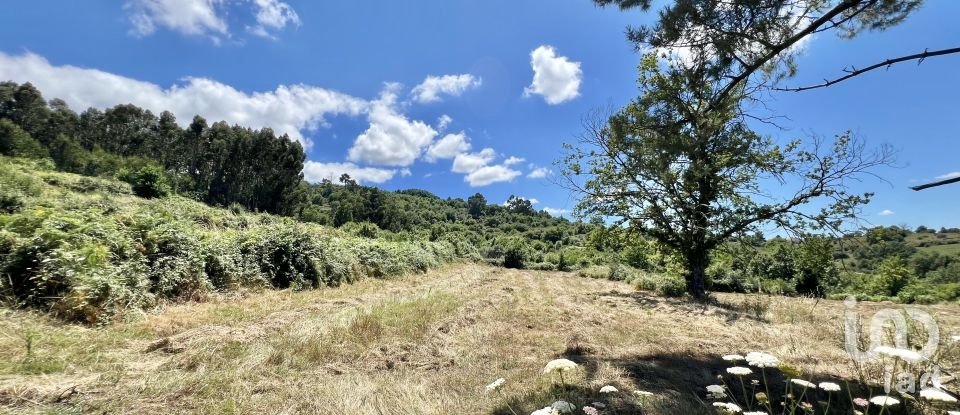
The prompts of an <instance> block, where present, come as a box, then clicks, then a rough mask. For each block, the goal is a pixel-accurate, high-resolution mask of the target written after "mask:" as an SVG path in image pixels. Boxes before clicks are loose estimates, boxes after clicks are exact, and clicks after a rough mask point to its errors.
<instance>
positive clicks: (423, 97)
mask: <svg viewBox="0 0 960 415" xmlns="http://www.w3.org/2000/svg"><path fill="white" fill-rule="evenodd" d="M481 83H482V80H481V79H480V78H479V77H475V76H473V75H471V74H460V75H443V76H433V75H430V76H427V78H426V79H424V80H423V82H421V83H420V85H417V86H415V87H414V88H413V90H412V91H410V95H412V96H413V99H414V100H415V101H417V102H419V103H421V104H426V103H430V102H437V101H441V100H442V97H441V95H443V94H446V95H450V96H454V97H457V96H460V95H462V94H463V93H464V92H466V91H467V90H468V89H471V88H476V87H478V86H480V84H481Z"/></svg>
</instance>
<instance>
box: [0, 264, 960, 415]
mask: <svg viewBox="0 0 960 415" xmlns="http://www.w3.org/2000/svg"><path fill="white" fill-rule="evenodd" d="M717 299H718V301H717V303H716V304H715V305H710V306H703V305H698V304H693V303H689V302H686V301H684V300H679V299H667V298H661V297H656V296H653V295H652V294H648V293H644V292H637V291H635V290H634V289H633V288H632V287H631V286H629V285H627V284H624V283H619V282H613V281H607V280H595V279H589V278H580V277H577V276H575V275H574V274H572V273H560V272H539V271H526V270H506V269H499V268H492V267H487V266H480V265H464V264H459V265H450V266H447V267H444V268H441V269H439V270H436V271H433V272H430V273H428V274H425V275H410V276H404V277H400V278H394V279H390V280H375V279H367V280H363V281H360V282H357V283H355V284H352V285H348V286H344V287H340V288H330V289H321V290H315V291H305V292H292V291H261V292H249V293H243V294H232V295H227V296H224V297H221V298H216V299H214V300H212V301H208V302H204V303H189V304H176V305H169V306H166V307H163V308H161V309H158V310H155V311H153V312H151V313H149V314H147V315H144V316H143V318H141V319H138V320H137V321H131V322H118V323H115V324H113V325H111V326H108V327H104V328H91V327H83V326H77V325H71V324H63V323H60V322H57V321H55V320H52V319H50V318H49V317H46V316H44V315H42V314H40V313H36V312H27V311H20V310H8V309H0V313H2V319H0V411H8V412H11V413H80V412H83V413H87V412H96V413H147V414H151V413H152V414H169V413H259V414H275V413H276V414H294V413H315V414H449V413H486V414H491V413H494V414H501V413H502V414H509V413H510V409H508V407H507V406H506V405H504V402H506V401H509V402H511V406H512V407H513V408H516V410H517V412H519V413H522V414H527V413H530V411H532V410H534V409H537V408H541V407H543V406H545V405H547V404H549V403H550V402H552V398H551V396H550V379H548V378H546V377H544V376H542V375H541V374H540V372H541V370H542V368H543V366H544V364H545V363H546V362H547V361H549V360H551V359H554V358H558V357H566V358H569V359H571V360H574V361H576V362H578V363H580V364H581V366H582V370H580V371H579V373H578V374H577V375H576V376H577V378H578V379H577V381H578V384H579V385H581V386H578V387H579V388H582V389H583V390H580V391H575V392H576V393H578V394H580V395H581V396H588V397H589V400H590V401H594V400H601V399H604V400H606V401H607V402H608V404H613V406H614V407H619V408H621V410H622V411H621V412H619V413H635V412H636V409H635V407H631V406H630V404H629V403H628V402H627V401H626V400H623V401H620V400H619V399H620V398H618V397H616V396H612V397H611V396H607V397H600V396H599V394H596V393H595V392H593V391H596V390H598V389H599V388H600V387H601V386H603V385H608V384H611V385H614V386H616V387H618V388H619V389H620V390H621V391H623V392H629V391H631V390H634V389H643V390H647V391H651V392H654V393H655V394H656V397H655V398H653V400H652V401H651V402H648V403H647V404H646V408H647V411H646V413H652V414H676V413H709V412H708V409H706V408H705V407H704V406H703V403H702V402H701V400H703V399H704V395H705V391H704V389H703V387H704V386H705V385H708V384H712V383H715V382H716V375H717V374H718V373H720V372H722V371H723V368H724V367H726V365H725V364H724V362H723V361H722V360H721V359H720V356H721V355H724V354H729V353H745V352H747V351H754V350H762V351H767V352H770V353H773V354H775V355H777V356H779V357H780V358H781V359H783V360H784V361H787V362H789V363H791V364H792V365H795V366H798V367H800V368H802V369H803V370H804V372H805V375H811V376H816V377H817V378H818V379H819V380H828V379H830V378H836V377H844V376H852V373H853V366H852V365H851V363H850V359H849V358H848V356H847V354H846V353H845V352H844V350H843V325H842V324H843V315H844V314H843V313H844V305H843V303H842V302H837V301H826V300H820V301H816V300H814V299H796V298H793V299H791V298H777V297H770V298H768V297H759V296H748V295H724V294H719V295H718V296H717ZM884 306H886V307H899V306H894V305H891V304H864V303H861V304H860V305H859V306H858V310H859V311H860V312H861V313H863V315H864V316H869V314H867V312H869V311H870V310H876V309H880V308H882V307H884ZM921 308H922V309H924V310H926V311H928V312H930V313H931V314H933V315H934V317H935V318H936V319H937V320H938V321H939V323H940V330H941V337H944V338H948V337H949V336H950V335H953V334H958V332H957V329H958V327H960V313H958V312H957V311H958V309H957V306H955V305H942V306H924V307H921ZM764 309H765V310H766V312H765V313H763V314H764V317H763V319H758V318H757V317H756V314H757V311H756V310H764ZM865 318H866V317H865ZM498 377H503V378H506V384H505V385H504V386H503V388H502V389H501V391H502V394H500V395H498V394H486V393H485V392H484V387H485V386H486V385H487V384H488V383H490V382H492V381H493V380H494V379H496V378H498ZM591 394H594V395H597V396H595V397H593V396H591ZM584 399H587V398H584ZM631 408H633V409H631Z"/></svg>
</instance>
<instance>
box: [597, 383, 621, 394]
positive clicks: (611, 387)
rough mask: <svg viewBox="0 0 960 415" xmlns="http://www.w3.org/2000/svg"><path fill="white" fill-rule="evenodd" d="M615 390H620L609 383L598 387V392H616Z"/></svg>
mask: <svg viewBox="0 0 960 415" xmlns="http://www.w3.org/2000/svg"><path fill="white" fill-rule="evenodd" d="M616 392H620V390H618V389H617V388H615V387H613V386H610V385H607V386H604V387H602V388H600V393H616Z"/></svg>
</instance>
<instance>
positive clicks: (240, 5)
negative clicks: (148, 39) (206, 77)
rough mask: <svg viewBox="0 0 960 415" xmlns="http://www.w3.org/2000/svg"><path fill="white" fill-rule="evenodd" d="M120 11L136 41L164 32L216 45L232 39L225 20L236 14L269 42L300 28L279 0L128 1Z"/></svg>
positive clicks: (292, 15) (286, 7) (288, 7)
mask: <svg viewBox="0 0 960 415" xmlns="http://www.w3.org/2000/svg"><path fill="white" fill-rule="evenodd" d="M123 8H124V10H126V11H127V15H128V18H129V20H130V24H131V28H130V34H132V35H134V36H138V37H142V36H147V35H150V34H153V33H154V32H156V30H157V28H165V29H168V30H172V31H174V32H177V33H180V34H183V35H187V36H206V37H209V38H210V39H211V40H213V41H214V43H219V42H220V41H221V39H222V38H229V37H230V36H231V34H230V28H229V24H228V23H227V17H228V16H231V15H235V14H249V15H250V16H251V18H252V19H253V20H254V21H255V22H256V24H254V25H253V26H248V27H247V30H248V31H250V33H253V34H255V35H257V36H263V37H268V38H273V37H274V35H273V32H275V31H278V30H281V29H283V28H285V27H287V26H299V25H300V16H298V15H297V12H296V11H295V10H293V7H291V6H290V5H289V4H287V3H285V2H283V1H280V0H128V1H127V2H126V3H124V6H123Z"/></svg>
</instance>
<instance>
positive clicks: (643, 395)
mask: <svg viewBox="0 0 960 415" xmlns="http://www.w3.org/2000/svg"><path fill="white" fill-rule="evenodd" d="M633 394H634V395H637V396H640V397H647V396H653V392H647V391H640V390H636V391H633Z"/></svg>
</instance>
